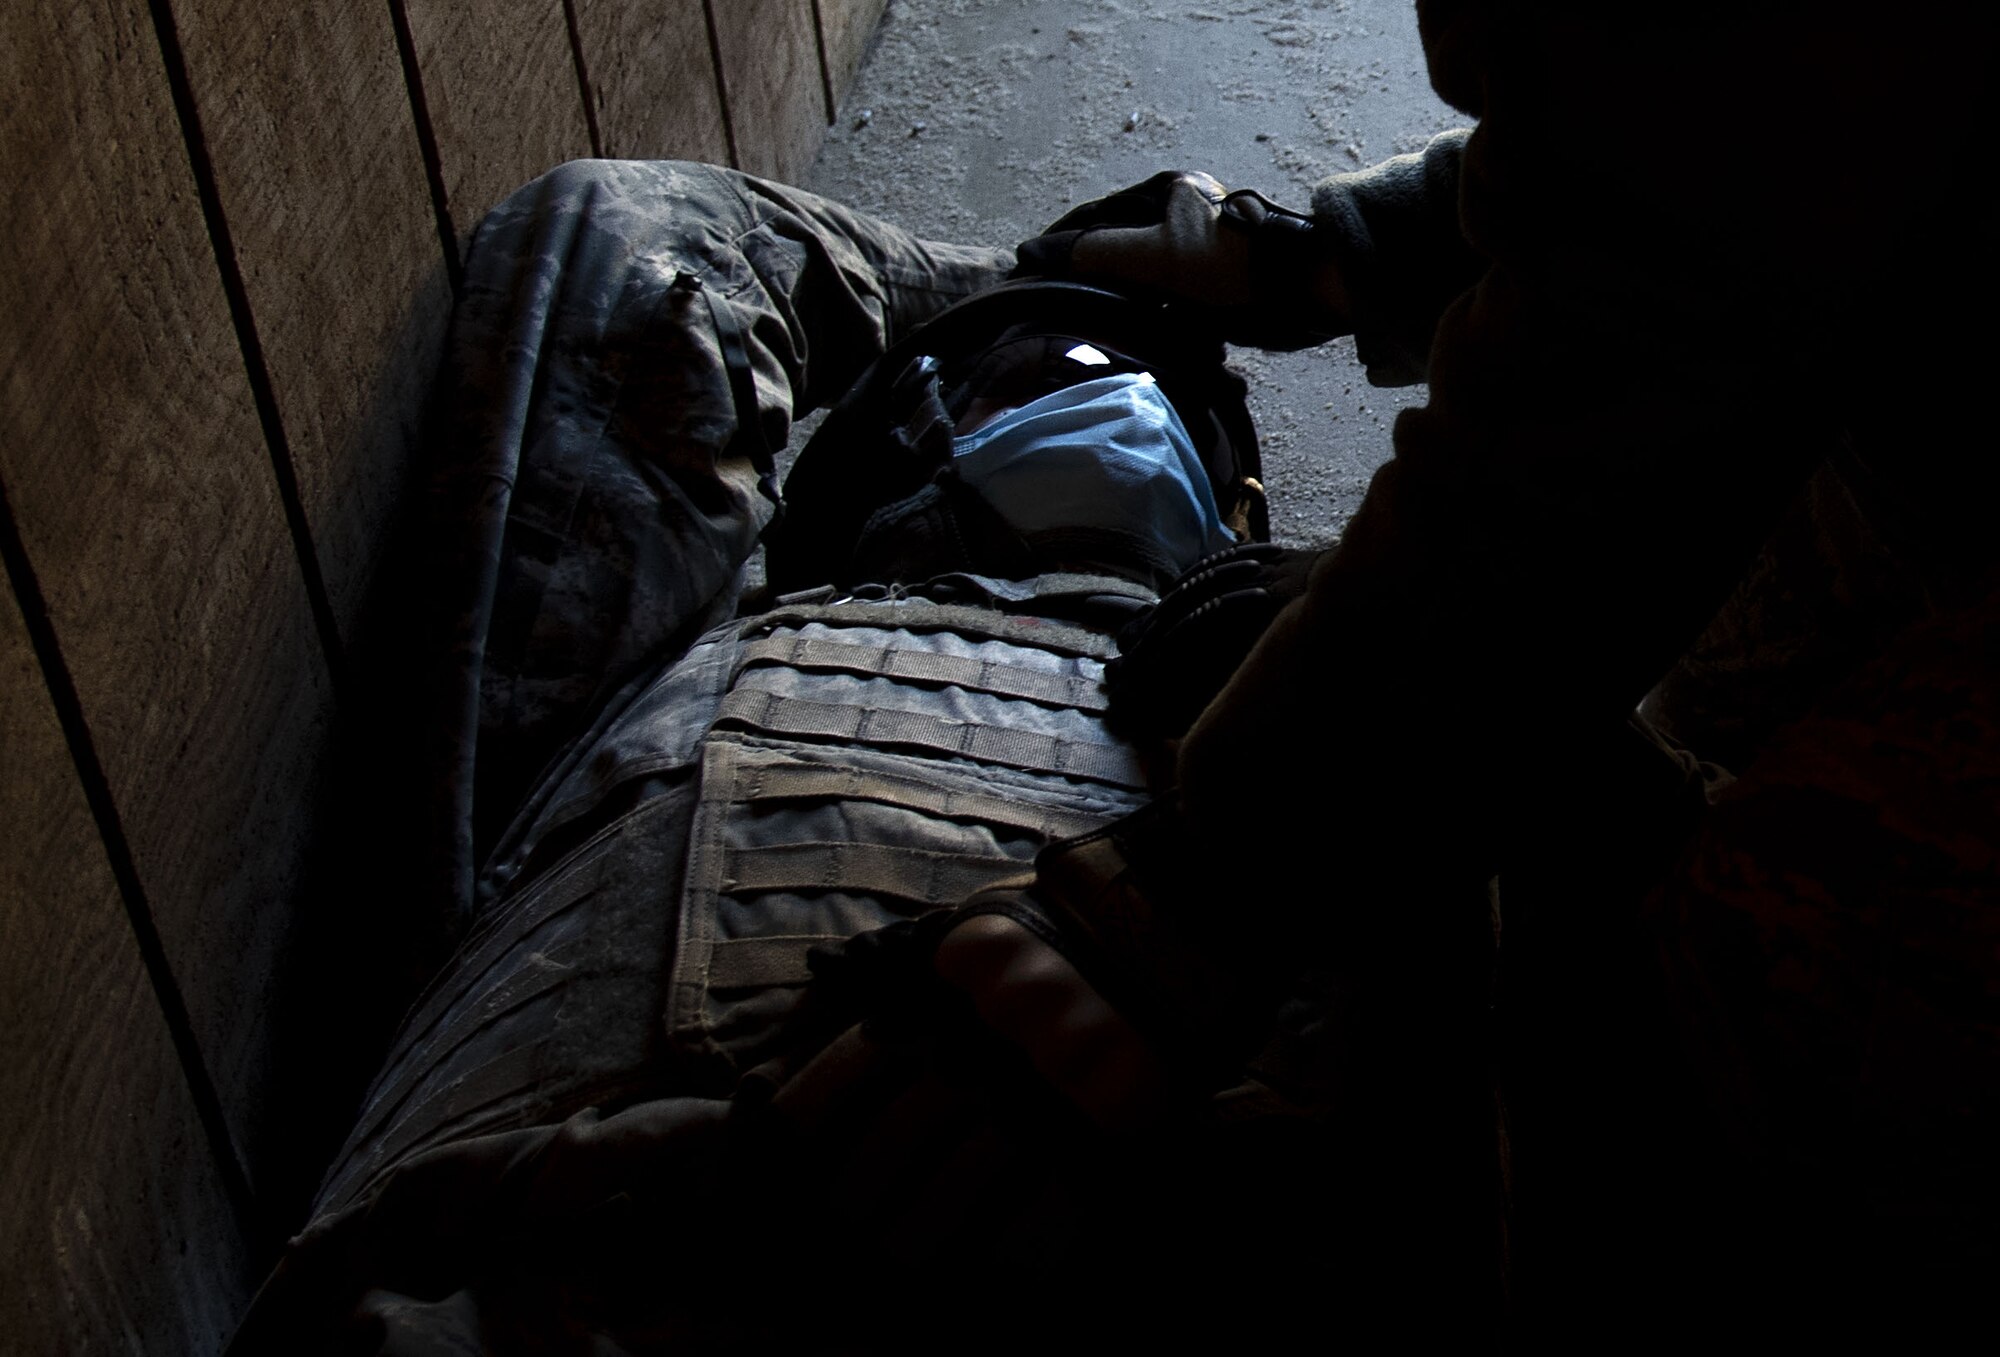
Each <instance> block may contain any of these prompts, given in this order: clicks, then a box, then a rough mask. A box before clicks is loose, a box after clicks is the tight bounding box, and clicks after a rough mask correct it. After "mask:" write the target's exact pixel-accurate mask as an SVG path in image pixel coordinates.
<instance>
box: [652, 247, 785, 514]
mask: <svg viewBox="0 0 2000 1357" xmlns="http://www.w3.org/2000/svg"><path fill="white" fill-rule="evenodd" d="M674 286H675V287H676V288H679V289H680V290H682V291H684V292H696V293H700V294H701V298H702V300H703V301H705V302H707V303H708V314H709V316H710V318H711V319H712V320H713V321H714V322H715V342H716V347H717V348H719V349H720V350H721V352H722V366H723V370H724V371H725V372H726V373H727V374H728V376H729V399H730V402H731V403H732V404H733V405H735V407H736V433H735V435H734V436H732V437H731V438H730V440H729V446H728V447H727V448H726V449H724V453H725V455H734V456H741V457H744V458H745V459H746V460H748V461H749V463H750V465H751V466H752V467H753V468H754V469H755V470H756V472H757V489H758V490H759V491H760V492H761V493H762V494H763V496H764V498H765V499H767V500H769V501H770V502H771V505H772V507H773V508H774V509H775V510H776V511H777V517H778V518H782V517H783V516H784V512H785V499H784V496H783V495H782V494H781V493H780V492H779V489H778V464H777V458H776V456H775V455H774V454H773V453H772V451H771V440H770V438H769V437H768V436H767V435H766V433H765V431H764V417H763V410H762V408H761V407H760V406H759V405H758V403H757V374H756V369H755V368H754V367H753V366H752V365H751V362H750V345H749V341H748V339H747V337H746V336H745V334H744V326H743V322H742V320H741V319H740V318H739V317H738V316H737V314H736V311H735V309H734V306H733V305H732V304H731V303H730V302H728V301H727V300H724V299H720V298H718V297H717V296H716V295H715V293H714V292H713V291H712V290H710V289H708V288H706V287H704V286H703V285H702V280H701V279H700V278H699V277H698V276H696V275H695V274H692V273H687V272H682V273H680V274H678V275H676V276H675V278H674ZM772 521H773V522H776V521H777V520H776V518H774V519H773V520H772ZM766 531H769V529H768V528H767V529H766Z"/></svg>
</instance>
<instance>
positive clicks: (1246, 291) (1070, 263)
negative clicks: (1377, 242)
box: [1015, 170, 1350, 349]
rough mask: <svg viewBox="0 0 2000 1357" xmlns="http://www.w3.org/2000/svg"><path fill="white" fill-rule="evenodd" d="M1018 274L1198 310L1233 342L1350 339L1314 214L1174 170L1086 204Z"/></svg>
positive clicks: (1023, 254)
mask: <svg viewBox="0 0 2000 1357" xmlns="http://www.w3.org/2000/svg"><path fill="white" fill-rule="evenodd" d="M1015 255H1016V258H1017V259H1018V261H1019V263H1018V265H1017V267H1016V268H1015V274H1016V276H1020V275H1033V276H1038V277H1046V278H1071V279H1075V280H1077V281H1079V282H1096V283H1103V284H1105V285H1107V286H1111V287H1115V288H1119V289H1120V290H1124V291H1128V292H1133V293H1136V294H1139V295H1147V296H1153V297H1158V298H1162V299H1165V300H1170V301H1179V302H1184V303H1188V304H1191V305H1193V306H1195V307H1198V308H1200V309H1202V310H1204V311H1207V312H1210V313H1213V317H1214V321H1215V324H1216V326H1217V328H1219V329H1220V330H1221V331H1222V334H1223V337H1224V338H1226V339H1228V340H1229V341H1230V342H1231V343H1235V344H1247V345H1251V346H1254V347H1257V348H1266V349H1301V348H1307V347H1309V346H1311V345H1314V344H1320V343H1324V342H1325V341H1326V340H1328V339H1331V338H1333V337H1334V336H1336V335H1341V334H1346V333H1347V332H1348V330H1349V328H1350V327H1349V326H1348V324H1347V321H1346V315H1345V310H1346V291H1345V288H1344V286H1343V285H1342V282H1341V278H1340V272H1339V270H1338V269H1337V268H1336V267H1335V266H1334V264H1333V262H1332V259H1331V256H1330V255H1329V254H1328V253H1327V252H1326V251H1325V250H1323V249H1321V248H1319V245H1318V242H1317V240H1316V239H1315V234H1314V226H1313V221H1312V218H1311V217H1308V216H1306V215H1304V214H1302V213H1298V212H1293V211H1291V210H1289V209H1287V208H1282V207H1279V206H1278V205H1277V204H1275V203H1273V202H1271V201H1270V200H1269V199H1267V198H1265V197H1264V196H1263V195H1262V194H1259V193H1255V192H1251V191H1249V190H1239V191H1237V192H1235V193H1231V192H1229V191H1228V190H1227V189H1225V188H1224V187H1223V186H1222V185H1221V184H1220V183H1218V182H1217V181H1216V180H1215V179H1214V178H1212V177H1211V176H1209V175H1206V174H1200V173H1196V172H1193V171H1175V170H1167V171H1163V172H1161V173H1159V174H1156V175H1154V176H1153V177H1152V178H1151V179H1148V180H1146V181H1145V182H1143V183H1139V184H1134V185H1133V186H1132V187H1130V188H1127V189H1121V190H1120V191H1119V192H1117V193H1113V194H1111V195H1109V196H1108V197H1104V198H1098V199H1096V200H1094V201H1092V202H1088V203H1085V204H1084V205H1083V206H1082V207H1079V208H1077V209H1075V210H1074V211H1072V212H1069V213H1066V214H1064V215H1063V216H1062V217H1061V218H1060V219H1059V220H1057V221H1056V222H1054V223H1053V224H1052V225H1050V227H1049V228H1048V230H1046V231H1044V232H1043V233H1042V234H1041V235H1039V236H1036V237H1035V238H1034V239H1032V240H1027V241H1023V242H1022V243H1021V245H1020V246H1019V247H1018V248H1017V249H1016V251H1015Z"/></svg>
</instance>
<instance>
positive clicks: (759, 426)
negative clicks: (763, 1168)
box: [428, 161, 1008, 914]
mask: <svg viewBox="0 0 2000 1357" xmlns="http://www.w3.org/2000/svg"><path fill="white" fill-rule="evenodd" d="M1007 262H1008V260H1007V258H1006V256H1005V255H1003V254H1002V253H1001V252H999V251H994V250H986V249H975V248H970V247H961V246H955V245H945V244H936V243H931V242H926V241H921V240H918V239H916V238H915V237H913V236H911V235H909V234H908V233H907V232H905V231H902V230H901V229H899V228H897V227H894V226H891V225H889V224H888V223H886V222H881V221H876V220H872V219H870V218H867V217H863V216H861V215H859V214H856V213H853V212H850V211H848V210H846V209H845V208H843V207H841V206H839V205H838V204H835V203H831V202H828V201H826V200H824V199H821V198H818V197H815V196H813V195H811V194H808V193H804V192H802V191H800V190H797V189H793V188H789V187H786V186H783V185H779V184H774V183H770V182H767V181H764V180H759V179H754V178H751V177H749V176H747V175H743V174H738V173H735V172H733V171H730V170H724V169H718V168H715V167H713V166H707V165H697V164H687V163H680V162H623V161H579V162H575V163H572V164H569V165H565V166H562V167H561V168H559V169H556V170H554V171H552V172H550V173H549V174H547V175H545V176H543V177H542V178H540V179H538V180H536V181H535V182H534V183H532V184H529V185H528V186H527V187H525V188H523V189H521V190H520V191H519V192H518V193H516V194H515V195H514V196H513V197H512V198H510V199H508V200H507V201H506V202H505V203H503V204H502V205H501V206H500V207H499V208H497V209H496V210H495V211H494V212H493V213H492V215H491V216H489V217H488V218H487V220H486V221H485V222H484V224H483V225H482V226H481V227H480V229H479V232H478V235H477V237H476V239H475V241H474V245H473V248H472V251H471V255H470V258H469V260H468V263H467V268H466V276H465V288H464V292H463V294H462V296H461V298H460V301H459V305H458V310H457V313H456V316H455V318H454V322H453V335H452V340H451V344H450V347H449V350H448V353H447V357H446V362H445V365H444V369H443V372H442V374H441V377H440V381H439V387H438V393H437V397H436V400H435V404H434V423H433V426H432V427H433V429H434V430H435V433H434V446H435V448H436V455H435V457H434V460H433V467H434V484H433V492H432V495H431V497H430V507H431V514H432V522H431V524H430V528H429V532H428V537H429V539H430V541H431V542H432V543H433V544H434V546H433V549H434V551H435V553H436V557H437V559H435V560H434V561H433V562H432V563H431V565H430V570H431V575H432V578H434V579H435V580H437V581H438V584H437V586H436V588H437V591H438V606H439V609H440V616H439V618H438V619H437V628H438V630H439V632H440V634H441V635H442V636H443V637H444V638H446V639H445V644H446V645H447V646H448V648H449V652H450V663H449V665H448V667H447V668H446V670H445V672H443V673H442V674H441V675H440V680H439V691H438V692H437V694H436V704H435V710H436V716H435V718H434V720H433V723H432V724H433V727H434V729H435V731H436V732H437V736H438V738H439V739H440V740H441V741H442V742H443V743H442V747H441V748H440V749H439V750H438V751H437V757H438V759H439V762H440V764H441V767H442V770H443V771H442V775H441V778H442V784H443V786H444V788H445V791H444V793H443V797H442V800H441V802H440V804H439V805H438V807H437V812H436V813H437V815H438V817H439V820H440V823H439V824H438V825H437V826H436V827H435V828H434V830H433V833H434V835H436V836H438V837H439V839H440V841H441V842H443V843H445V844H447V845H448V856H447V859H446V864H445V873H446V876H447V877H448V880H447V881H446V882H445V883H444V885H445V889H446V891H447V892H448V894H449V896H450V898H451V899H453V900H455V901H456V902H457V908H458V910H459V911H460V912H461V914H462V913H463V912H464V911H465V910H466V909H467V908H469V902H470V900H471V881H472V874H473V871H474V869H475V866H476V863H477V861H478V858H479V857H480V855H482V854H483V853H484V852H485V851H486V847H487V846H488V845H490V844H491V842H492V841H493V839H494V837H495V836H496V835H497V834H498V833H499V832H500V830H502V829H503V828H504V827H505V824H506V823H507V820H508V818H509V817H510V816H511V815H512V814H513V813H514V810H515V807H516V806H517V805H518V804H519V802H520V800H521V798H522V796H523V795H524V794H525V792H526V791H527V789H528V786H529V785H530V783H531V782H532V780H533V779H534V778H535V777H536V775H537V774H538V773H539V771H540V770H541V769H542V768H543V767H544V766H545V765H546V764H547V763H548V762H549V760H550V759H551V757H552V756H553V755H555V754H556V753H557V751H558V750H560V749H561V748H562V747H563V746H564V745H565V743H567V742H568V741H570V740H572V739H574V738H575V737H576V736H577V735H579V734H580V733H582V731H583V729H584V728H585V726H586V724H587V723H588V721H589V720H590V719H591V718H592V716H593V715H594V714H595V713H597V712H599V711H600V710H602V709H604V708H605V706H606V704H607V703H610V702H612V701H613V700H614V699H615V697H616V695H617V694H618V692H619V691H620V690H621V688H623V687H624V686H625V685H627V684H628V683H630V682H632V681H634V680H635V679H637V678H638V677H640V676H641V675H642V674H643V673H645V672H648V671H650V670H651V669H652V668H654V667H656V666H657V665H658V664H660V663H662V662H663V661H664V660H666V659H670V658H671V657H672V655H673V654H674V653H675V652H676V651H677V650H678V649H679V648H681V647H684V646H685V645H686V644H687V642H688V641H689V640H690V639H692V637H693V636H694V635H696V634H698V633H699V632H700V631H701V630H703V629H704V628H705V626H706V625H708V624H712V623H713V622H714V621H716V620H720V619H721V618H723V617H725V616H727V614H728V613H729V611H730V610H731V609H733V607H734V604H735V595H736V591H737V587H738V585H737V581H738V577H739V573H740V571H741V568H742V566H743V563H744V561H745V560H746V559H747V558H748V556H749V555H750V553H751V551H752V550H753V549H754V548H755V546H756V543H757V538H758V534H759V532H760V531H761V529H762V527H763V525H764V523H765V521H766V519H767V517H768V515H769V512H770V509H769V505H768V504H767V503H765V502H764V500H763V499H762V498H761V497H760V495H759V494H758V490H757V483H758V478H759V477H758V468H757V467H756V466H755V465H753V460H752V458H751V456H750V455H749V452H750V451H751V450H753V449H755V448H756V447H757V446H758V445H759V444H761V445H762V446H764V447H768V448H772V449H775V448H781V447H783V446H784V443H785V439H786V437H787V434H788V432H789V428H790V422H791V420H792V418H793V416H794V415H795V414H799V413H804V412H805V411H808V410H810V409H812V408H814V407H815V406H817V405H820V404H823V403H825V402H828V401H830V400H832V399H834V398H837V397H838V396H839V395H840V394H841V393H842V392H843V391H844V390H845V389H846V387H847V386H848V384H850V383H851V382H852V381H853V380H854V378H855V377H856V376H858V375H859V373H860V372H861V370H862V369H863V368H864V367H865V366H866V365H867V364H868V362H870V361H871V360H872V359H873V358H874V357H875V355H877V354H879V353H880V352H881V351H882V350H883V349H884V348H885V347H886V346H887V344H889V343H890V342H892V341H893V340H894V338H895V337H896V335H897V334H898V333H899V332H900V331H901V330H903V329H904V328H906V327H908V326H911V325H914V324H916V323H918V322H920V321H922V320H923V319H925V318H926V317H928V316H929V315H931V314H933V313H934V312H936V311H938V310H940V309H942V308H943V307H944V306H946V305H948V304H950V303H951V302H953V301H955V300H957V299H958V298H959V297H961V296H964V295H966V294H968V293H970V292H974V291H978V290H979V289H981V288H983V287H986V286H989V285H991V284H992V283H994V282H997V281H998V280H999V279H1000V277H1001V276H1002V275H1003V273H1004V271H1005V267H1006V264H1007ZM732 354H733V355H734V356H735V358H736V360H737V361H736V362H735V364H734V366H735V367H736V368H737V371H735V372H733V373H732V371H731V367H732V363H731V356H732ZM746 368H747V371H745V370H744V369H746ZM752 401H754V404H755V409H754V410H745V409H743V408H742V405H743V404H745V403H749V402H752ZM746 419H748V420H754V421H755V426H756V427H755V428H753V429H746V428H744V427H743V421H745V420H746ZM740 432H741V433H744V434H747V435H749V436H748V437H739V433H740Z"/></svg>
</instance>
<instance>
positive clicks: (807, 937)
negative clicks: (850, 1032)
mask: <svg viewBox="0 0 2000 1357" xmlns="http://www.w3.org/2000/svg"><path fill="white" fill-rule="evenodd" d="M846 940H847V935H846V934H844V933H787V934H784V935H782V936H780V937H773V938H725V939H723V940H721V941H719V942H717V943H716V944H715V946H714V947H713V948H712V949H711V950H710V951H709V954H708V983H709V987H710V988H711V989H762V988H764V987H766V986H769V985H803V984H805V983H806V982H807V981H809V980H811V979H812V968H811V967H810V966H808V965H806V953H807V952H809V951H811V950H812V949H813V948H815V947H821V946H830V945H832V944H834V943H838V942H845V941H846Z"/></svg>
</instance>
